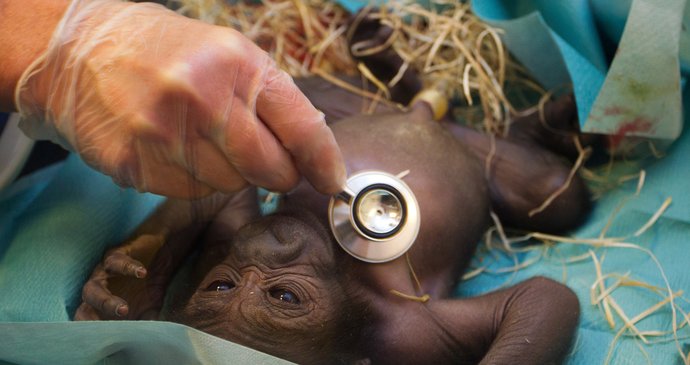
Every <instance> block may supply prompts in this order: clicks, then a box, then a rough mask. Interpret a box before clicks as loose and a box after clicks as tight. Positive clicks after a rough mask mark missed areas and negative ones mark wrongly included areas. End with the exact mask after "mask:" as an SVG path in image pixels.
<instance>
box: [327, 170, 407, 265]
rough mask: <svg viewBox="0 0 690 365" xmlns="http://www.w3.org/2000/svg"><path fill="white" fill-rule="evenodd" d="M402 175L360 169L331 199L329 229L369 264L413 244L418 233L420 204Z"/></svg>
mask: <svg viewBox="0 0 690 365" xmlns="http://www.w3.org/2000/svg"><path fill="white" fill-rule="evenodd" d="M402 175H403V174H400V175H398V176H395V175H391V174H389V173H386V172H383V171H363V172H359V173H357V174H355V175H352V176H350V178H348V179H347V182H346V186H345V188H344V189H343V191H342V192H340V193H339V194H337V195H335V196H333V197H332V198H331V201H330V204H329V207H328V218H329V221H330V226H331V231H332V232H333V235H334V236H335V239H336V240H337V241H338V243H339V244H340V246H341V247H342V248H343V249H344V250H345V251H346V252H347V253H349V254H350V255H352V256H353V257H355V258H357V259H359V260H362V261H366V262H371V263H381V262H387V261H391V260H394V259H396V258H398V257H400V256H401V255H403V254H404V253H405V252H407V250H409V249H410V247H412V244H413V243H414V241H415V239H416V238H417V233H418V232H419V225H420V216H419V205H418V204H417V199H416V198H415V196H414V194H413V193H412V190H410V188H409V186H407V184H405V183H404V182H403V181H402V177H403V176H402Z"/></svg>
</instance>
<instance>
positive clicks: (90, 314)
mask: <svg viewBox="0 0 690 365" xmlns="http://www.w3.org/2000/svg"><path fill="white" fill-rule="evenodd" d="M100 319H101V317H100V316H99V315H98V313H97V312H96V310H94V309H93V307H92V306H90V305H88V304H86V303H81V305H79V308H77V311H76V312H75V313H74V320H75V321H98V320H100Z"/></svg>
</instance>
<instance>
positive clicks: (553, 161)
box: [75, 14, 590, 364]
mask: <svg viewBox="0 0 690 365" xmlns="http://www.w3.org/2000/svg"><path fill="white" fill-rule="evenodd" d="M361 15H362V14H360V15H358V18H357V20H356V21H354V24H355V26H356V27H358V28H356V29H355V30H354V31H350V32H349V33H348V35H349V37H350V38H349V39H350V42H351V44H353V45H356V44H357V42H360V41H367V42H368V41H370V40H374V41H377V42H379V43H381V44H383V43H385V41H386V38H387V37H388V36H390V34H391V31H390V30H388V29H385V27H382V26H381V25H380V24H378V22H377V21H376V20H372V19H369V18H366V17H364V18H362V17H361ZM353 29H354V28H353ZM355 48H356V47H355ZM355 56H357V55H356V54H355ZM359 61H361V62H364V63H365V64H367V66H368V67H369V69H370V70H373V71H374V72H375V73H377V74H378V75H379V77H380V79H382V80H383V81H384V82H387V81H388V79H390V78H392V77H393V76H394V74H395V72H392V71H391V70H397V69H398V68H399V66H400V63H401V60H400V59H399V58H397V57H396V56H395V55H394V54H393V52H392V51H390V50H384V51H382V52H381V53H379V54H374V55H367V56H363V57H359ZM296 81H297V83H298V85H299V86H300V89H301V90H302V91H303V92H304V93H305V94H306V95H307V97H308V98H309V99H310V100H311V101H312V103H313V104H314V105H315V106H316V107H317V108H319V109H321V110H323V111H324V113H325V114H326V117H327V120H328V121H337V122H335V123H332V124H331V128H332V130H333V133H334V135H335V137H336V139H337V141H338V144H339V146H340V148H341V150H342V152H343V155H344V158H345V162H346V165H347V171H348V174H349V175H352V174H354V173H357V172H359V171H362V170H381V171H385V172H388V173H391V174H394V175H397V174H398V173H400V172H402V171H405V170H409V174H408V175H407V176H405V177H404V181H405V182H406V183H407V185H408V186H409V187H410V188H411V190H412V191H413V193H414V194H415V196H416V198H417V201H418V203H419V208H420V215H421V227H420V231H419V235H418V237H417V239H416V241H415V243H414V245H413V246H412V248H411V249H410V250H409V251H408V253H407V254H406V255H404V256H401V257H400V258H398V259H395V260H393V261H390V262H387V263H381V264H369V263H364V262H361V261H358V260H357V259H355V258H353V257H351V256H349V255H348V254H346V253H345V252H344V251H343V250H342V249H341V248H340V247H339V246H338V244H337V243H336V242H335V240H334V238H333V237H332V235H331V233H330V231H329V229H328V223H327V217H328V215H327V207H328V199H329V197H326V196H323V195H321V194H318V193H317V192H316V191H314V190H313V189H312V187H311V186H310V185H309V184H307V183H306V182H302V183H301V184H300V185H299V187H298V188H296V189H295V190H294V191H292V192H290V193H289V194H287V195H285V196H284V197H283V200H282V203H281V206H280V209H279V210H278V212H277V213H275V214H273V215H270V216H267V217H260V215H259V214H258V205H257V203H256V201H257V200H256V193H255V190H254V189H247V190H245V191H243V192H241V193H238V194H235V195H233V196H223V195H218V194H217V195H213V196H211V197H208V198H205V199H203V200H201V201H197V202H194V203H190V202H184V201H174V200H170V201H168V202H167V203H166V204H164V205H163V206H162V207H161V209H159V210H158V211H157V212H156V213H155V214H154V215H153V216H152V217H151V218H150V219H148V220H147V222H145V223H144V224H143V225H142V226H141V227H140V229H139V230H138V232H136V233H135V234H134V236H133V238H132V239H131V240H130V241H128V242H126V243H125V244H123V245H121V246H119V247H117V248H114V249H112V250H110V251H109V252H108V253H107V254H106V256H105V259H104V261H103V263H102V264H100V265H99V266H98V267H97V268H96V269H95V270H94V273H93V274H92V276H91V279H90V280H89V281H88V282H87V283H86V284H85V286H84V290H83V298H84V303H82V305H81V306H80V307H79V309H78V310H77V313H76V314H75V319H156V318H157V319H164V320H171V321H175V322H180V323H184V324H187V325H190V326H192V327H195V328H198V329H200V330H203V331H205V332H208V333H211V334H214V335H217V336H219V337H222V338H225V339H228V340H231V341H234V342H237V343H240V344H244V345H247V346H249V347H252V348H256V349H258V350H261V351H265V352H267V353H270V354H274V355H277V356H280V357H283V358H286V359H289V360H292V361H295V362H298V363H307V364H309V363H312V364H338V363H342V364H349V363H353V364H367V363H373V364H463V363H468V364H474V363H482V364H551V363H559V362H561V361H562V360H563V358H564V357H565V355H566V354H567V351H568V349H569V348H570V345H571V342H572V338H573V336H574V332H575V328H576V326H577V321H578V317H579V304H578V300H577V297H576V296H575V295H574V293H573V292H572V291H571V290H570V289H568V288H567V287H566V286H564V285H561V284H559V283H556V282H554V281H552V280H549V279H546V278H533V279H530V280H527V281H525V282H522V283H520V284H517V285H515V286H513V287H510V288H507V289H503V290H499V291H496V292H492V293H489V294H486V295H483V296H479V297H474V298H453V297H451V296H450V294H451V293H452V290H453V288H454V287H455V286H456V285H457V279H458V278H459V277H460V276H461V275H462V273H463V272H464V271H465V270H466V268H467V265H468V262H469V260H470V258H471V257H472V255H473V253H474V251H475V248H476V246H477V243H478V242H479V241H480V238H481V235H482V233H483V232H484V231H485V230H486V229H487V228H488V226H489V223H490V219H489V212H490V211H494V212H495V213H496V214H497V215H498V217H499V218H500V220H501V222H502V223H503V225H505V226H510V227H513V228H518V229H524V230H533V231H542V232H561V231H564V230H567V229H570V228H573V227H575V226H577V224H579V223H580V221H581V220H582V219H583V218H584V217H585V216H586V214H587V212H588V210H589V206H590V203H589V194H588V192H587V189H586V187H585V185H584V184H583V182H582V181H581V180H580V178H579V177H577V176H576V177H575V178H574V179H573V180H572V181H571V182H570V184H569V185H568V188H567V189H566V190H565V191H564V192H563V193H562V194H560V195H559V196H558V198H556V199H555V200H554V201H553V202H551V204H550V205H549V206H548V207H547V208H546V209H545V210H543V211H542V212H540V213H537V214H535V215H533V216H531V217H530V215H529V212H530V211H532V210H533V209H535V208H537V207H539V206H540V205H541V204H542V203H543V202H544V201H545V200H546V199H547V198H548V197H549V196H550V195H551V194H552V193H553V192H554V191H556V190H557V189H559V188H560V187H561V186H562V185H563V184H564V183H565V182H566V181H567V180H568V175H569V173H570V169H571V165H570V163H569V162H568V161H567V158H570V159H571V160H572V159H573V158H574V157H575V156H573V153H574V151H576V149H575V148H574V143H573V142H572V139H571V138H572V136H573V133H561V132H557V133H552V131H553V130H573V129H574V128H573V124H576V123H577V120H576V111H575V105H574V103H573V101H572V99H570V98H561V99H560V100H558V101H556V102H554V103H550V104H548V105H547V108H546V110H545V119H546V120H545V122H546V123H547V126H544V125H543V124H542V123H540V119H539V116H538V115H537V114H536V113H535V114H533V115H530V116H528V117H524V118H521V119H519V120H517V121H515V122H514V123H513V125H512V126H511V129H510V133H509V134H508V136H507V137H506V138H495V139H493V140H492V139H491V138H490V137H488V136H487V135H485V134H482V133H479V132H476V131H474V130H472V129H469V128H465V127H461V126H459V125H457V124H452V123H449V122H445V121H441V122H438V121H433V120H432V113H431V111H430V109H429V107H428V106H427V104H425V103H423V102H418V103H416V104H414V105H413V106H412V107H411V108H410V111H408V112H401V111H397V110H393V109H391V108H389V107H387V106H385V105H379V106H378V107H377V108H376V110H375V114H374V115H359V112H360V111H361V110H365V108H364V106H363V100H362V99H361V98H360V97H359V96H356V95H354V94H350V93H348V92H346V91H344V90H342V89H340V88H337V87H335V86H333V85H331V84H329V83H326V82H324V81H323V80H320V79H315V78H314V79H301V80H296ZM420 85H421V84H420V82H419V79H418V78H417V77H416V75H414V74H412V73H410V72H408V73H406V74H405V75H404V77H403V78H402V79H401V82H400V83H399V86H398V87H395V88H393V90H391V95H393V96H394V98H395V99H396V100H398V101H399V102H401V103H405V104H406V103H407V102H408V101H409V100H411V99H412V97H413V96H414V95H415V94H416V93H417V92H418V91H419V88H420ZM575 129H576V128H575ZM585 138H587V137H585ZM492 145H493V146H494V147H495V149H494V151H493V152H491V146H492ZM489 155H491V156H492V157H491V158H487V156H489ZM565 157H567V158H565ZM195 250H196V251H198V252H200V254H199V255H198V258H197V259H196V261H195V263H194V270H193V273H192V274H191V275H189V276H188V277H182V278H180V279H177V280H176V282H175V285H170V286H169V285H168V284H169V282H170V279H171V277H172V276H173V274H174V273H175V270H176V269H177V268H178V267H179V266H181V265H182V264H183V263H184V261H185V260H186V258H187V257H189V256H190V255H191V253H192V252H194V251H195ZM142 264H143V265H145V266H146V267H147V270H148V271H147V272H145V273H144V272H143V271H142V270H137V268H138V267H140V266H141V265H142ZM413 271H414V274H415V275H416V277H417V278H418V280H419V283H420V285H419V287H418V286H417V285H416V284H415V280H414V279H413V275H412V272H413ZM142 276H145V279H137V277H142ZM392 290H395V291H397V292H399V293H403V294H407V295H409V296H412V298H403V297H401V296H399V295H397V294H394V293H393V292H392ZM425 294H426V295H428V296H429V298H430V299H429V300H428V301H426V302H421V301H416V300H414V296H418V297H419V296H423V295H425ZM166 295H167V304H166V305H165V306H164V305H163V298H164V297H166ZM125 304H127V306H124V305H125ZM123 309H124V310H123ZM116 311H118V312H119V315H118V316H115V313H116Z"/></svg>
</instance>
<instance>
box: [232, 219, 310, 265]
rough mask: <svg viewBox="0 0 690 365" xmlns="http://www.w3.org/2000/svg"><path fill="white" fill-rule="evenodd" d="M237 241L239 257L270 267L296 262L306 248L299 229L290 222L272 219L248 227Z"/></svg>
mask: <svg viewBox="0 0 690 365" xmlns="http://www.w3.org/2000/svg"><path fill="white" fill-rule="evenodd" d="M248 228H249V230H248V231H251V232H242V233H244V234H241V235H240V237H238V238H239V239H238V240H237V241H236V247H235V248H236V249H237V255H238V257H239V258H240V259H244V260H252V259H254V260H260V261H261V262H262V263H264V264H266V265H269V266H282V265H287V264H289V263H290V262H292V261H294V260H296V259H297V258H298V257H299V256H300V255H301V254H302V251H303V249H304V246H305V239H304V237H303V235H302V234H300V232H299V229H297V227H295V226H294V225H291V224H290V222H285V221H282V220H281V219H271V220H269V221H264V222H261V223H258V224H257V225H256V226H254V227H248Z"/></svg>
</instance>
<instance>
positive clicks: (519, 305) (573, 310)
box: [481, 277, 580, 365]
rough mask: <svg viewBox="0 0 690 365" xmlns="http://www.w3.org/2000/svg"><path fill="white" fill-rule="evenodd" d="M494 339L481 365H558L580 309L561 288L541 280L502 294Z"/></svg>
mask: <svg viewBox="0 0 690 365" xmlns="http://www.w3.org/2000/svg"><path fill="white" fill-rule="evenodd" d="M504 293H505V294H506V296H505V299H504V300H501V301H500V303H502V304H501V305H500V306H499V307H498V309H499V310H498V311H497V312H496V313H497V315H496V316H495V318H496V319H497V321H496V325H497V328H496V329H495V331H496V334H495V339H494V341H493V343H492V344H491V348H490V349H489V351H488V353H487V354H486V356H485V357H484V359H483V360H482V361H481V364H486V365H488V364H507V363H519V364H559V363H561V362H562V361H563V359H564V358H565V356H566V355H567V352H568V350H569V349H570V346H571V344H572V339H573V337H574V335H575V332H576V328H577V323H578V319H579V314H580V307H579V303H578V300H577V297H576V296H575V294H574V293H573V292H572V291H571V290H570V289H568V288H566V287H565V286H563V285H561V284H558V283H556V282H554V281H552V280H548V279H545V278H542V277H537V278H533V279H531V280H528V281H525V282H523V283H521V284H518V285H516V286H514V287H512V288H509V289H507V290H506V291H505V292H504Z"/></svg>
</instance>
